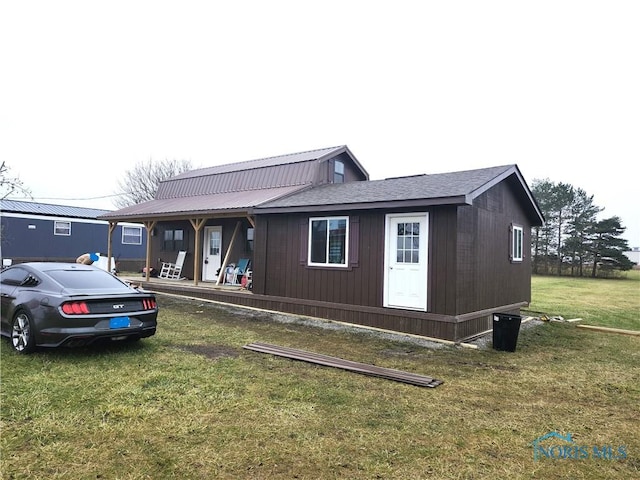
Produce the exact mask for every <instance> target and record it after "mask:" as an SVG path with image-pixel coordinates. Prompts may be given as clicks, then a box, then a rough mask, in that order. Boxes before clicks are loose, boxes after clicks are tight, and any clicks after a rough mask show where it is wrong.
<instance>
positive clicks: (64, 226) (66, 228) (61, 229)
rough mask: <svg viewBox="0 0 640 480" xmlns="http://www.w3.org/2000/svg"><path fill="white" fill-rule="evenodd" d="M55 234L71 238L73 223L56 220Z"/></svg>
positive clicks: (54, 223)
mask: <svg viewBox="0 0 640 480" xmlns="http://www.w3.org/2000/svg"><path fill="white" fill-rule="evenodd" d="M53 234H54V235H60V236H63V237H70V236H71V222H70V221H69V220H54V221H53Z"/></svg>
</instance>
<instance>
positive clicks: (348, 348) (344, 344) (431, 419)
mask: <svg viewBox="0 0 640 480" xmlns="http://www.w3.org/2000/svg"><path fill="white" fill-rule="evenodd" d="M634 273H635V272H634ZM639 281H640V277H638V276H633V278H629V279H627V280H593V281H590V280H586V281H583V280H575V279H573V280H572V279H561V280H558V279H556V278H553V277H536V278H534V281H533V302H532V305H531V310H532V311H543V312H545V313H547V314H550V315H562V316H563V317H565V318H576V317H580V318H583V319H584V323H588V324H600V325H607V326H612V327H621V328H633V327H635V328H636V329H637V330H640V328H639V327H638V321H639V320H638V318H639V317H638V316H639V313H640V309H639V305H638V285H639ZM634 299H635V300H634ZM159 303H160V306H161V309H162V310H161V315H160V317H159V329H158V333H157V335H155V336H154V337H151V338H149V339H145V340H143V341H141V342H138V343H136V344H129V345H126V344H112V345H109V346H106V347H101V348H91V349H76V350H66V349H60V350H51V351H39V352H37V353H35V354H33V355H30V356H19V355H16V354H14V353H13V352H12V351H11V349H10V348H9V346H8V343H7V342H5V341H3V342H2V345H1V352H0V360H1V364H0V369H1V370H0V373H1V382H2V383H1V387H2V390H1V396H0V399H1V402H2V403H1V405H0V406H1V409H0V419H1V427H2V430H1V439H0V440H1V441H0V447H1V452H2V457H1V463H0V467H1V468H0V471H1V475H0V478H2V479H22V478H25V479H26V478H33V479H43V478H46V479H58V478H60V479H61V478H65V479H171V478H175V479H213V478H222V479H244V478H246V479H274V478H287V479H290V478H298V479H319V478H328V479H335V478H344V479H375V478H386V479H419V478H442V479H449V478H451V479H483V478H491V479H496V478H500V479H502V478H509V479H520V478H527V479H529V478H539V479H546V478H584V479H625V480H628V479H630V478H639V477H640V428H638V425H640V413H639V409H638V405H640V338H639V337H632V336H626V335H618V334H605V333H599V332H593V331H587V330H584V329H579V328H576V325H575V324H569V323H544V324H542V325H539V326H535V327H531V328H523V329H522V331H521V333H520V338H519V341H518V348H517V350H516V352H513V353H509V352H498V351H494V350H492V349H491V348H485V349H478V350H474V349H467V348H459V347H450V346H437V347H436V346H426V345H420V344H416V343H413V342H409V341H398V340H394V339H389V338H386V337H385V338H383V337H381V336H376V335H373V334H370V333H366V332H362V333H358V332H353V331H352V330H340V329H326V328H317V327H312V326H309V325H308V324H307V323H306V322H305V323H303V322H291V321H289V322H282V321H276V320H277V319H278V318H276V316H274V315H271V314H266V313H262V312H256V311H251V310H240V309H236V308H227V307H221V306H219V305H215V304H210V303H205V302H198V301H188V300H183V299H178V298H175V297H170V296H164V295H162V296H159ZM282 318H285V317H282ZM251 342H266V343H273V344H278V345H286V346H291V347H295V348H301V349H306V350H310V351H314V352H319V353H324V354H328V355H334V356H338V357H343V358H348V359H351V360H356V361H360V362H366V363H372V364H376V365H380V366H385V367H391V368H396V369H401V370H406V371H411V372H416V373H421V374H425V375H430V376H433V377H436V378H438V379H441V380H444V382H445V383H444V384H443V385H441V386H439V387H437V388H434V389H426V388H420V387H414V386H410V385H405V384H401V383H397V382H392V381H389V380H383V379H377V378H372V377H366V376H362V375H358V374H354V373H350V372H345V371H341V370H336V369H331V368H326V367H321V366H316V365H311V364H306V363H302V362H296V361H292V360H288V359H284V358H277V357H273V356H270V355H264V354H260V353H255V352H252V351H248V350H245V349H243V348H242V346H243V345H245V344H247V343H251ZM552 431H557V432H558V433H560V434H562V435H567V434H569V433H570V434H571V435H572V438H573V440H574V442H575V444H573V447H572V448H573V450H572V449H571V448H569V447H570V446H567V445H565V443H563V442H562V441H560V440H558V439H553V438H551V439H548V440H545V441H544V442H543V443H542V444H541V445H542V447H543V450H544V449H546V450H544V451H546V452H551V453H554V455H555V456H556V457H558V456H564V457H571V456H572V455H573V456H577V457H579V458H547V457H545V456H544V455H542V457H541V458H539V459H537V460H536V459H534V453H535V452H534V448H533V446H532V442H533V441H534V440H535V439H536V438H538V437H540V436H542V435H544V434H546V433H548V432H552ZM594 446H597V447H598V452H602V451H604V452H605V453H606V452H608V450H607V447H611V455H608V454H607V456H609V457H610V458H595V457H594V455H593V447H594ZM565 447H566V448H565ZM581 448H582V449H583V450H580V449H581ZM603 449H604V450H603ZM583 451H584V452H587V454H588V455H586V456H585V457H584V458H580V455H579V454H581V452H583ZM537 452H538V454H540V450H538V451H537ZM622 454H623V455H622ZM616 456H618V457H624V458H614V457H616Z"/></svg>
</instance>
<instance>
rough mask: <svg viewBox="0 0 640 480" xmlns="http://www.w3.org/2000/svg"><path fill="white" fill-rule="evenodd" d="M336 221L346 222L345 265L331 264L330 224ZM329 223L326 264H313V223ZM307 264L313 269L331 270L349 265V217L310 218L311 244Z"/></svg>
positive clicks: (308, 246) (308, 249)
mask: <svg viewBox="0 0 640 480" xmlns="http://www.w3.org/2000/svg"><path fill="white" fill-rule="evenodd" d="M334 220H338V221H340V220H344V222H345V236H344V262H343V263H329V259H330V255H329V247H330V245H329V237H330V232H331V231H330V230H329V228H328V227H329V223H330V222H331V221H334ZM321 221H325V222H327V238H326V243H327V245H326V251H325V260H326V261H325V262H312V261H311V255H312V245H313V228H312V225H313V222H321ZM307 252H308V254H307V264H308V265H309V266H311V267H330V268H345V267H347V266H348V265H349V217H348V216H337V217H310V218H309V243H308V245H307Z"/></svg>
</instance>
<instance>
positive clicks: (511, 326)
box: [493, 313, 522, 352]
mask: <svg viewBox="0 0 640 480" xmlns="http://www.w3.org/2000/svg"><path fill="white" fill-rule="evenodd" d="M521 321H522V317H521V316H520V315H513V314H510V313H494V314H493V349H494V350H501V351H504V352H515V351H516V344H517V343H518V333H520V322H521Z"/></svg>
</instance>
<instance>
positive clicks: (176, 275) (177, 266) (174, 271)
mask: <svg viewBox="0 0 640 480" xmlns="http://www.w3.org/2000/svg"><path fill="white" fill-rule="evenodd" d="M186 256H187V251H186V250H180V251H179V252H178V258H176V263H168V262H164V263H163V264H162V268H161V269H160V273H159V274H158V278H169V279H174V280H179V279H180V278H182V277H181V276H180V275H181V274H182V265H183V264H184V259H185V257H186Z"/></svg>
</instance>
